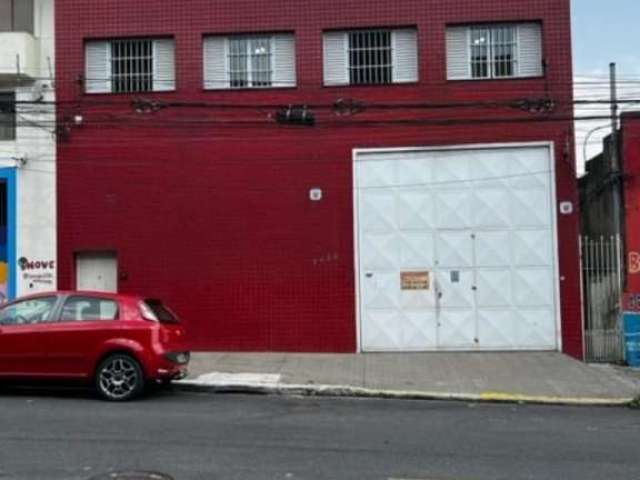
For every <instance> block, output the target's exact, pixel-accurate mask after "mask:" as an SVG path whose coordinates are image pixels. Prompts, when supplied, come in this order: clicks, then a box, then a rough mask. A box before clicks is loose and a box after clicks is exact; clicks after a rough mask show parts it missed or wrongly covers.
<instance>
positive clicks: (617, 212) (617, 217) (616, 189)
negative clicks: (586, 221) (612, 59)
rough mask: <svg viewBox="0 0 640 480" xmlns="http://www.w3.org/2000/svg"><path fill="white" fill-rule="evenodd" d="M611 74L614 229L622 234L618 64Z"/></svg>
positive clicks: (610, 152)
mask: <svg viewBox="0 0 640 480" xmlns="http://www.w3.org/2000/svg"><path fill="white" fill-rule="evenodd" d="M609 76H610V84H611V144H610V145H609V156H610V158H611V177H612V181H613V188H612V193H613V230H614V234H616V235H621V236H622V195H621V193H622V192H621V188H620V180H621V178H622V172H621V168H620V152H619V151H618V146H619V143H618V89H617V79H616V64H615V63H611V64H609Z"/></svg>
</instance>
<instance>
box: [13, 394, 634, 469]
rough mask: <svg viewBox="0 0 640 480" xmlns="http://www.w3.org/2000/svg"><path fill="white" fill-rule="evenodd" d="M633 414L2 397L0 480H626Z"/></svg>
mask: <svg viewBox="0 0 640 480" xmlns="http://www.w3.org/2000/svg"><path fill="white" fill-rule="evenodd" d="M639 452H640V411H639V410H630V409H625V408H567V407H548V406H547V407H545V406H523V405H494V404H481V405H479V404H466V403H456V402H449V403H440V402H425V401H406V400H405V401H394V400H358V399H328V398H321V399H320V398H283V397H269V396H246V395H231V394H225V395H210V394H195V393H194V394H190V393H178V392H161V393H159V394H155V395H152V396H150V397H148V398H145V399H143V400H141V401H136V402H132V403H126V404H109V403H103V402H100V401H98V400H94V399H92V398H91V397H89V396H87V395H86V394H85V393H84V392H75V391H73V392H71V393H65V392H56V393H53V394H50V393H43V392H39V391H9V392H4V393H2V394H1V395H0V479H20V480H22V479H28V480H36V479H47V480H63V479H64V480H76V479H83V480H84V479H90V478H92V477H94V476H97V475H100V474H105V473H111V472H115V471H126V470H145V471H157V472H162V473H165V474H168V475H170V476H171V477H172V478H174V479H175V480H191V479H203V480H204V479H207V480H208V479H238V480H249V479H293V480H295V479H327V480H328V479H331V480H335V479H354V480H355V479H358V480H365V479H389V478H393V479H412V480H413V479H416V480H417V479H420V480H422V479H426V480H484V479H491V480H499V479H505V480H506V479H509V480H519V479H545V480H549V479H561V480H571V479H576V480H578V479H580V480H588V479H597V480H602V479H617V480H623V479H630V480H632V479H633V480H637V479H638V478H639V475H640V454H639Z"/></svg>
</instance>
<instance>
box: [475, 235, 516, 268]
mask: <svg viewBox="0 0 640 480" xmlns="http://www.w3.org/2000/svg"><path fill="white" fill-rule="evenodd" d="M510 242H511V236H510V232H509V231H507V230H494V231H487V232H477V233H476V234H475V249H476V255H475V257H476V259H475V260H476V266H477V267H478V268H484V267H505V266H510V265H511V244H510Z"/></svg>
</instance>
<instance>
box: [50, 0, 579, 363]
mask: <svg viewBox="0 0 640 480" xmlns="http://www.w3.org/2000/svg"><path fill="white" fill-rule="evenodd" d="M56 14H57V21H56V23H57V51H58V65H57V75H58V85H57V87H58V92H59V98H60V100H61V101H62V102H67V103H65V104H64V107H63V108H62V109H61V110H62V111H61V115H72V114H73V113H76V112H80V113H82V114H83V116H84V118H85V123H84V125H83V126H82V127H71V129H70V134H69V139H68V141H66V142H61V143H60V146H59V196H60V201H59V214H60V215H59V222H60V223H59V232H60V233H59V252H60V286H61V287H63V288H64V287H72V286H73V284H74V278H73V277H74V267H73V260H74V252H77V251H81V250H101V249H105V250H117V252H118V255H119V264H120V270H121V273H123V274H125V276H126V278H123V279H122V280H121V282H120V289H121V290H122V291H126V292H147V293H149V294H153V295H157V296H160V297H162V298H164V299H166V300H167V301H168V302H169V303H170V304H171V305H173V306H174V307H175V309H176V310H177V311H178V312H179V313H180V314H181V315H182V316H183V317H184V318H185V321H186V322H187V323H188V325H189V328H190V332H191V338H192V342H193V346H194V348H197V349H225V350H276V351H278V350H279V351H318V352H352V351H355V350H356V348H357V345H356V329H355V325H356V316H355V315H356V314H355V293H354V291H355V285H354V244H353V243H354V242H353V197H352V182H353V178H352V149H353V148H355V147H375V146H381V147H382V146H384V147H391V146H428V145H452V144H461V143H492V142H526V141H553V142H555V146H556V152H557V157H556V159H557V194H558V199H559V200H571V201H574V202H575V204H576V205H577V203H578V202H577V192H576V182H575V171H574V158H573V131H572V124H571V122H569V121H567V120H561V121H556V122H538V123H501V124H493V123H488V124H465V125H439V126H436V125H415V126H399V125H377V126H365V125H362V124H360V125H358V124H357V123H358V122H361V121H362V120H367V119H399V118H436V119H443V118H470V117H474V118H477V119H496V118H500V117H503V118H504V117H507V118H511V117H513V116H520V117H525V118H532V117H533V116H532V115H531V114H529V113H523V112H520V111H517V110H513V109H505V108H501V109H500V108H489V109H485V110H479V109H466V110H461V109H456V110H437V111H428V112H424V111H409V112H402V111H401V112H398V111H392V112H388V111H387V112H380V111H376V112H373V111H372V112H367V113H364V114H361V115H359V116H357V117H347V118H342V119H337V118H336V117H335V116H334V115H333V113H332V112H331V111H330V110H328V109H323V110H317V111H316V113H317V116H318V125H317V126H316V127H314V128H295V127H283V126H277V125H275V124H268V125H261V126H253V127H250V126H241V127H240V126H237V125H229V124H227V125H224V124H217V125H216V124H213V123H212V121H223V122H224V121H225V120H226V119H229V118H233V119H234V120H249V121H254V120H261V121H262V120H264V119H266V118H267V115H268V114H269V113H273V111H272V110H270V109H261V110H259V111H254V110H250V111H243V112H240V113H236V112H228V111H227V112H225V111H220V110H212V109H171V110H167V111H162V112H159V113H157V114H155V115H149V116H144V115H142V116H141V115H139V114H135V113H134V112H133V111H132V109H131V108H130V106H129V105H128V103H127V102H129V101H130V100H131V96H129V95H98V96H95V95H93V96H89V95H84V94H83V93H82V92H83V88H82V85H81V83H79V82H78V81H77V80H78V78H80V76H81V75H82V73H83V41H84V40H85V39H88V38H113V37H127V36H147V35H170V36H173V37H175V40H176V59H177V65H176V67H177V90H176V92H172V93H167V94H162V95H160V94H148V95H144V97H147V98H154V99H166V100H184V101H207V102H231V103H240V104H245V105H255V104H260V103H263V104H264V103H271V104H278V105H280V104H282V105H286V104H302V103H314V104H331V103H333V102H335V101H336V100H337V99H338V98H357V99H359V100H363V101H368V102H400V101H421V102H442V101H457V100H488V99H489V100H498V99H513V98H523V97H540V96H545V95H548V96H550V97H552V98H554V99H555V100H556V102H557V111H556V113H557V114H560V115H562V114H570V113H571V112H572V109H571V104H570V102H571V100H572V89H571V78H572V70H571V63H572V62H571V45H570V12H569V0H536V1H531V0H511V1H504V0H485V1H484V2H477V1H475V0H396V1H394V2H388V1H383V0H366V1H365V0H351V1H349V2H345V1H338V0H323V1H315V2H312V1H306V2H302V1H299V0H270V1H255V0H218V1H212V0H190V1H189V2H166V1H160V0H137V1H135V2H131V1H126V0H102V1H99V2H97V1H95V2H87V1H86V0H58V2H57V12H56ZM519 20H535V21H542V22H543V28H544V49H545V58H546V60H547V74H546V77H545V78H544V79H536V80H511V81H490V82H458V83H455V82H447V81H446V78H445V77H446V64H445V26H446V25H447V24H450V23H466V22H489V21H519ZM380 26H416V27H417V28H418V40H419V58H420V82H419V83H417V84H415V85H403V86H385V87H369V88H362V87H357V88H356V87H347V88H325V87H322V31H323V30H325V29H335V28H353V27H380ZM272 31H295V34H296V45H297V68H298V87H297V88H295V89H285V90H265V91H258V92H256V91H241V92H230V91H226V92H210V91H207V92H205V91H203V88H202V84H203V80H202V36H203V34H207V33H243V32H272ZM96 102H100V104H97V103H96ZM336 121H340V122H343V123H341V124H340V125H336V124H335V122H336ZM198 122H200V123H198ZM312 187H321V188H322V189H323V190H324V192H325V199H324V200H323V201H322V202H319V203H312V202H310V201H309V199H308V191H309V189H310V188H312ZM559 222H560V223H559V238H560V242H559V244H560V269H561V275H562V278H563V280H562V288H561V289H562V291H561V297H562V298H561V300H562V318H563V343H564V349H565V351H567V352H568V353H570V354H572V355H574V356H577V357H580V356H581V354H582V334H581V311H580V292H579V271H578V246H577V242H578V240H577V238H578V217H577V215H572V216H568V217H560V218H559Z"/></svg>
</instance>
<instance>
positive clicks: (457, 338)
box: [438, 308, 476, 349]
mask: <svg viewBox="0 0 640 480" xmlns="http://www.w3.org/2000/svg"><path fill="white" fill-rule="evenodd" d="M475 328H476V316H475V312H474V311H473V310H464V309H462V310H460V309H449V308H443V309H441V310H440V316H439V321H438V346H439V347H440V348H443V349H451V348H473V347H475Z"/></svg>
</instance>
